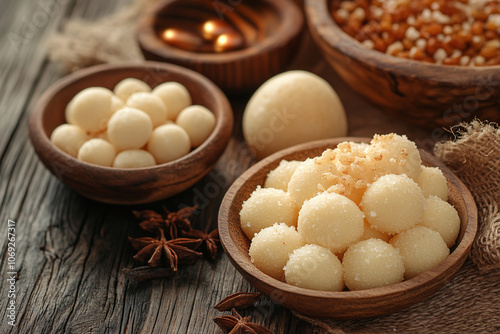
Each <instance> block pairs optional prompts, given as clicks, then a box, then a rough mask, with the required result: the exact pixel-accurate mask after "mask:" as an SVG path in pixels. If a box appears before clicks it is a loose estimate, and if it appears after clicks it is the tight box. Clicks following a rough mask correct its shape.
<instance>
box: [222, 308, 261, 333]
mask: <svg viewBox="0 0 500 334" xmlns="http://www.w3.org/2000/svg"><path fill="white" fill-rule="evenodd" d="M231 314H232V315H223V316H221V317H215V318H214V321H215V323H216V324H217V326H219V327H220V329H222V330H223V331H224V332H225V333H229V334H239V333H250V334H271V331H270V330H269V329H267V328H266V327H264V326H262V325H258V324H255V323H253V322H250V319H251V317H250V316H248V317H244V318H243V317H242V316H241V315H239V314H238V312H236V310H235V309H234V308H233V309H232V310H231Z"/></svg>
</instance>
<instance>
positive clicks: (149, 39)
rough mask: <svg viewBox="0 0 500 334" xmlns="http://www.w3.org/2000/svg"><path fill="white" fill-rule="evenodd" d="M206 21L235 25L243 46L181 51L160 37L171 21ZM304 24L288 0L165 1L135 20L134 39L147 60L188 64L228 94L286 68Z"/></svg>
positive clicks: (191, 25) (193, 26) (194, 25)
mask: <svg viewBox="0 0 500 334" xmlns="http://www.w3.org/2000/svg"><path fill="white" fill-rule="evenodd" d="M208 19H221V20H223V21H225V22H227V23H229V24H230V25H231V26H233V27H235V28H236V30H237V31H239V32H240V33H241V35H242V36H243V37H244V39H245V40H246V41H247V42H246V45H245V47H244V48H243V49H241V50H235V51H228V52H221V53H215V52H197V51H186V50H183V49H180V48H177V47H173V46H170V45H167V44H166V43H165V42H164V41H163V40H162V39H161V38H160V34H161V32H162V31H163V30H164V29H165V28H167V27H171V26H172V25H174V24H178V25H183V26H187V27H188V28H191V29H196V28H197V27H199V26H200V25H201V24H202V23H203V22H205V21H206V20H208ZM303 27H304V18H303V14H302V12H301V11H300V9H299V8H298V6H297V5H296V4H295V3H293V2H292V1H288V0H255V1H243V2H242V1H233V2H231V1H230V2H229V3H226V2H224V3H223V2H219V3H216V2H214V1H212V0H164V1H160V2H159V3H158V4H157V5H156V6H154V7H152V8H151V10H150V11H149V12H148V13H147V14H145V15H144V17H143V18H142V19H141V20H140V22H139V26H138V33H137V38H138V41H139V45H140V47H141V50H142V52H143V54H144V56H145V57H146V59H151V60H157V61H166V62H170V63H174V64H179V65H182V66H185V67H188V68H191V69H193V70H195V71H196V72H199V73H201V74H204V75H205V76H207V77H208V78H209V79H211V80H212V81H214V82H215V83H216V84H217V85H218V86H219V87H220V88H222V89H223V90H224V91H225V92H227V93H242V92H247V91H253V90H254V89H256V88H257V87H259V86H260V85H261V84H262V83H263V82H264V81H265V80H267V79H268V78H270V77H272V76H273V75H275V74H278V73H280V72H282V71H283V69H285V67H286V66H287V65H288V64H289V63H290V61H291V60H292V58H293V56H294V55H295V54H296V50H297V48H298V45H299V42H300V36H301V32H302V31H303Z"/></svg>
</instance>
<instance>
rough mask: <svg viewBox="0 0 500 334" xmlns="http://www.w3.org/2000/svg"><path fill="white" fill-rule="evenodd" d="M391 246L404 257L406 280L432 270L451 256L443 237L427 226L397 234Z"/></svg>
mask: <svg viewBox="0 0 500 334" xmlns="http://www.w3.org/2000/svg"><path fill="white" fill-rule="evenodd" d="M391 244H392V245H393V246H394V247H396V248H397V249H399V252H400V254H401V256H403V262H404V264H405V275H404V278H405V279H410V278H412V277H415V276H417V275H420V274H421V273H423V272H426V271H428V270H431V269H432V268H434V267H435V266H437V265H438V264H439V263H441V261H443V260H444V259H445V258H446V257H447V256H448V255H449V254H450V250H449V249H448V247H447V246H446V243H445V242H444V240H443V238H441V235H439V233H438V232H436V231H434V230H431V229H430V228H428V227H425V226H415V227H414V228H412V229H409V230H407V231H405V232H401V233H399V234H397V235H396V236H395V237H394V238H392V240H391Z"/></svg>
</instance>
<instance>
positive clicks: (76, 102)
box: [65, 87, 113, 132]
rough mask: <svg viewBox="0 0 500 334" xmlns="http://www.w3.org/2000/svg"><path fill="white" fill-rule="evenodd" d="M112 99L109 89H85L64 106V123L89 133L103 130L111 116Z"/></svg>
mask: <svg viewBox="0 0 500 334" xmlns="http://www.w3.org/2000/svg"><path fill="white" fill-rule="evenodd" d="M112 98H113V93H112V92H111V91H110V90H109V89H106V88H103V87H90V88H85V89H84V90H82V91H80V92H79V93H78V94H76V95H75V96H74V97H73V99H72V100H71V101H70V102H69V103H68V105H67V106H66V111H65V116H66V121H67V122H68V123H70V124H74V125H77V126H79V127H81V128H82V129H84V130H87V131H90V132H96V131H101V130H104V129H106V124H107V122H108V120H109V118H110V117H111V115H112V114H113V110H112V109H111V100H112Z"/></svg>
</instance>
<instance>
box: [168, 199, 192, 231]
mask: <svg viewBox="0 0 500 334" xmlns="http://www.w3.org/2000/svg"><path fill="white" fill-rule="evenodd" d="M197 209H198V206H197V205H195V206H187V207H185V208H182V209H180V210H179V211H176V212H171V211H169V210H168V209H167V208H166V207H163V210H164V211H165V214H166V215H167V217H166V219H165V221H169V222H172V223H173V224H174V225H175V227H176V228H177V229H178V230H182V231H190V230H191V222H190V221H189V217H191V216H192V215H193V213H194V212H195V211H196V210H197Z"/></svg>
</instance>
